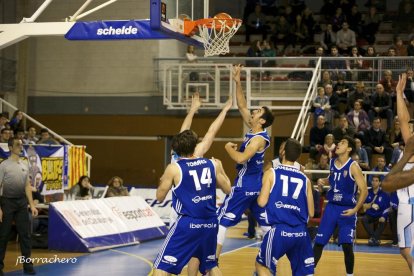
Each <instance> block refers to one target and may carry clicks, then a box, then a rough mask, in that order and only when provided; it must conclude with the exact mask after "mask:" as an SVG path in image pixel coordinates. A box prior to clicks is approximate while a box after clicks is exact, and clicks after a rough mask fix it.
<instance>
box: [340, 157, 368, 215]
mask: <svg viewBox="0 0 414 276" xmlns="http://www.w3.org/2000/svg"><path fill="white" fill-rule="evenodd" d="M351 174H352V176H353V177H354V179H355V183H356V184H357V186H358V190H359V197H358V201H357V204H356V205H355V207H354V208H353V209H348V210H345V211H343V213H342V215H343V216H352V215H354V214H356V213H357V212H358V210H359V209H360V208H361V207H362V205H364V202H365V199H366V198H367V195H368V189H367V182H366V181H365V178H364V176H363V174H362V171H361V168H360V167H359V165H358V164H357V163H355V162H354V163H352V165H351Z"/></svg>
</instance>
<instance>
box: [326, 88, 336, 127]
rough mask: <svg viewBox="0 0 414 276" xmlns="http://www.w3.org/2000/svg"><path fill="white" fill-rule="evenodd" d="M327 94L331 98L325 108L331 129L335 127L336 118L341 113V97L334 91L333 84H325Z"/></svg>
mask: <svg viewBox="0 0 414 276" xmlns="http://www.w3.org/2000/svg"><path fill="white" fill-rule="evenodd" d="M325 95H326V96H327V97H328V99H329V106H327V108H326V109H325V114H326V115H325V119H326V121H327V123H328V127H329V128H330V129H332V128H333V125H334V118H337V117H338V115H339V97H338V95H337V94H336V92H335V91H333V87H332V84H327V85H325Z"/></svg>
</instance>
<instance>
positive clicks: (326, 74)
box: [318, 70, 333, 87]
mask: <svg viewBox="0 0 414 276" xmlns="http://www.w3.org/2000/svg"><path fill="white" fill-rule="evenodd" d="M327 84H330V85H333V81H332V79H331V74H330V73H329V71H328V70H324V71H323V72H322V80H321V81H320V82H319V83H318V85H319V86H320V87H325V86H326V85H327Z"/></svg>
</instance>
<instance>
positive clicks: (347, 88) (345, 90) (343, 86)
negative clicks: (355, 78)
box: [333, 74, 352, 114]
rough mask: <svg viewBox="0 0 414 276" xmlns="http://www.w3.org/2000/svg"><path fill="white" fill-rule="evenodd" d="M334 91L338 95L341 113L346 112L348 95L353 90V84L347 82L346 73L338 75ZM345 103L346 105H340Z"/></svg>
mask: <svg viewBox="0 0 414 276" xmlns="http://www.w3.org/2000/svg"><path fill="white" fill-rule="evenodd" d="M333 91H334V92H335V93H336V94H337V95H338V111H339V114H342V113H344V111H345V109H346V105H347V103H348V95H349V94H350V93H351V91H352V86H351V85H349V84H348V83H345V79H344V75H342V74H340V75H338V80H337V82H336V84H335V86H334V87H333ZM341 104H344V105H345V107H341V106H340V105H341Z"/></svg>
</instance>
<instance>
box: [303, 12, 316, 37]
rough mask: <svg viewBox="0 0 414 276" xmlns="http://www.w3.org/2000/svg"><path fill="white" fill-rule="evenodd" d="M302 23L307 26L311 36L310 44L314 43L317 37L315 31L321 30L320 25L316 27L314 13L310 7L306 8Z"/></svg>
mask: <svg viewBox="0 0 414 276" xmlns="http://www.w3.org/2000/svg"><path fill="white" fill-rule="evenodd" d="M302 21H303V23H304V24H305V26H306V28H307V30H308V35H309V39H310V40H309V42H310V43H312V42H313V39H314V35H315V31H316V30H317V29H320V27H319V25H316V21H315V19H314V18H313V12H312V10H311V9H310V8H309V7H306V8H305V9H304V10H303V12H302Z"/></svg>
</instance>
